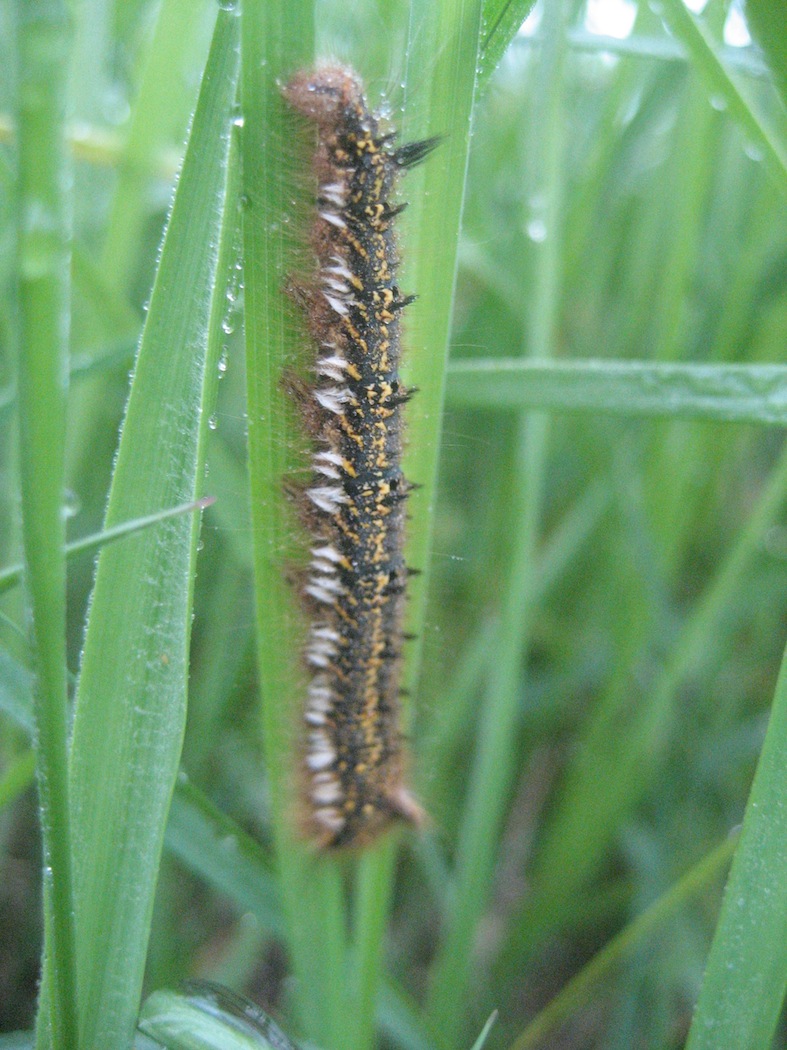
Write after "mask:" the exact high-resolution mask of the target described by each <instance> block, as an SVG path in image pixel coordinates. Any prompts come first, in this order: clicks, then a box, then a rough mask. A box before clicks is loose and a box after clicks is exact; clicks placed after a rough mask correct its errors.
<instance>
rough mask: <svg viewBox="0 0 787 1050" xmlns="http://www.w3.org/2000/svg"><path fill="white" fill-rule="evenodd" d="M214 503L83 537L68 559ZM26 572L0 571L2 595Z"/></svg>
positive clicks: (203, 501) (193, 505)
mask: <svg viewBox="0 0 787 1050" xmlns="http://www.w3.org/2000/svg"><path fill="white" fill-rule="evenodd" d="M213 502H214V500H213V499H212V497H210V496H204V497H203V498H202V499H198V500H193V501H192V502H190V503H183V504H181V505H180V506H179V507H171V508H170V509H169V510H162V511H159V512H158V513H157V514H147V515H145V517H143V518H134V519H132V520H131V521H124V522H122V524H120V525H116V526H114V528H111V529H102V531H101V532H96V533H94V534H93V535H92V536H83V537H82V539H81V540H74V541H73V542H72V543H67V544H66V547H65V551H66V557H67V558H71V557H74V556H75V555H77V554H85V553H86V552H88V551H95V550H100V548H101V547H105V546H106V545H107V544H108V543H115V542H117V540H122V539H124V538H125V537H126V536H133V535H134V533H135V532H142V530H143V529H149V528H150V527H151V525H158V523H159V522H161V521H167V520H168V519H169V518H176V517H178V516H179V515H180V514H189V513H191V512H193V511H200V510H204V509H205V508H206V507H209V506H210V505H211V504H212V503H213ZM24 571H25V567H24V565H10V566H9V567H8V568H7V569H3V570H2V571H0V594H2V593H3V591H7V590H9V589H10V588H11V587H15V586H16V585H17V584H18V583H19V582H20V580H21V578H22V576H23V574H24Z"/></svg>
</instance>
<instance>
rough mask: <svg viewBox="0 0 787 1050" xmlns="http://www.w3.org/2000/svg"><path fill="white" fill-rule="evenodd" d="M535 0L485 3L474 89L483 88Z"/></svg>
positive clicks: (492, 0) (502, 0)
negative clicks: (476, 87)
mask: <svg viewBox="0 0 787 1050" xmlns="http://www.w3.org/2000/svg"><path fill="white" fill-rule="evenodd" d="M535 4H536V0H486V3H485V4H484V14H483V18H484V29H483V33H482V36H481V52H480V58H481V63H480V67H479V70H478V86H479V88H483V87H484V86H485V85H486V83H487V81H488V80H489V78H490V77H491V76H492V74H493V73H494V71H495V70H496V69H497V65H498V62H499V61H500V59H501V58H502V57H503V54H504V52H505V50H506V48H507V47H508V45H509V44H510V43H511V41H512V40H513V39H514V37H515V36H516V35H517V33H518V32H519V30H520V28H521V26H522V23H523V22H524V21H525V19H526V18H527V16H528V15H529V14H530V12H531V11H532V10H533V8H534V7H535Z"/></svg>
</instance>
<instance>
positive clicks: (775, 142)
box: [660, 0, 787, 193]
mask: <svg viewBox="0 0 787 1050" xmlns="http://www.w3.org/2000/svg"><path fill="white" fill-rule="evenodd" d="M660 11H661V14H662V16H663V18H664V20H665V22H666V23H667V25H668V26H669V28H670V29H671V30H672V32H673V33H674V34H675V36H676V37H677V38H678V40H680V41H681V42H682V43H683V44H684V46H685V48H686V50H687V51H688V53H689V55H690V57H691V60H692V63H693V65H694V69H695V70H696V72H697V75H698V76H699V77H701V78H702V80H703V82H704V83H705V86H706V88H707V89H708V91H709V92H710V93H711V95H712V96H713V97H718V98H720V99H722V100H723V102H724V103H725V104H726V106H727V108H728V109H729V112H730V116H731V117H732V118H733V119H734V120H736V121H737V122H738V124H739V125H740V127H741V130H742V131H743V133H744V135H745V136H746V139H747V141H748V142H749V143H750V144H751V146H753V147H754V148H755V149H757V150H759V151H760V152H761V153H762V156H763V158H764V160H765V163H766V164H767V165H768V168H769V169H770V172H771V174H772V175H773V177H774V179H775V180H776V181H777V183H778V184H779V186H780V187H781V190H782V192H783V193H784V192H787V148H785V144H784V142H783V141H782V139H781V137H780V135H779V133H778V130H777V129H774V128H771V127H770V126H769V125H768V124H767V123H766V121H765V120H764V119H763V117H761V116H760V115H758V114H757V112H756V111H755V110H754V109H753V108H752V106H751V104H750V103H749V101H748V100H747V99H746V97H745V95H744V93H743V92H742V91H741V88H740V86H739V85H738V83H737V81H736V80H735V79H734V78H733V77H732V76H731V75H730V73H729V72H728V70H727V69H726V68H725V67H724V65H723V64H722V63H721V61H720V60H719V58H718V56H717V54H716V51H715V49H714V46H713V44H712V43H711V40H710V39H709V37H708V34H707V32H706V31H705V29H704V28H703V26H702V25H701V24H700V22H699V21H698V20H697V19H696V18H695V17H694V15H693V14H692V13H691V12H690V11H689V9H688V8H687V7H686V5H685V4H684V3H683V0H661V6H660Z"/></svg>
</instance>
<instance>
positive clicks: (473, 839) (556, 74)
mask: <svg viewBox="0 0 787 1050" xmlns="http://www.w3.org/2000/svg"><path fill="white" fill-rule="evenodd" d="M567 15H568V12H567V5H566V4H565V3H554V4H553V5H552V6H551V8H550V9H549V11H548V12H547V13H545V43H544V48H543V51H542V56H541V66H540V70H539V85H540V88H541V90H540V91H539V98H540V103H541V112H540V119H541V123H542V125H543V127H545V128H548V129H550V131H549V134H545V135H544V136H543V138H541V139H540V140H539V143H538V145H537V146H536V148H535V154H536V157H537V160H536V162H535V163H536V168H537V182H538V191H539V192H542V193H543V195H544V196H543V199H544V201H545V213H544V214H545V222H546V228H547V229H548V230H549V235H548V237H546V239H545V240H544V242H543V245H542V249H541V251H540V252H539V256H538V259H537V262H536V267H537V272H536V289H535V295H534V298H535V302H536V304H537V306H536V308H535V309H534V311H533V314H532V318H531V320H530V322H529V325H530V331H529V332H528V335H529V343H530V346H531V348H532V352H535V353H540V354H541V353H543V354H547V355H548V354H551V353H552V352H553V348H554V345H555V339H556V325H557V306H558V290H559V287H560V283H561V272H560V240H561V239H560V233H559V229H558V221H559V216H560V211H561V204H562V198H563V178H562V172H563V167H564V165H563V149H564V139H563V131H562V127H563V117H562V108H563V76H562V70H563V64H564V57H565V48H566V43H565V21H566V19H567ZM547 437H548V435H547V420H546V419H545V417H544V416H543V415H538V416H530V417H528V418H524V417H523V418H521V419H520V420H519V421H518V427H517V431H516V439H515V440H516V449H517V451H516V467H515V477H514V479H513V482H512V490H513V492H512V498H511V504H510V506H509V508H508V509H507V513H508V525H507V527H508V529H509V530H510V532H511V534H512V535H516V536H517V537H518V545H517V547H516V551H515V553H514V554H513V556H512V559H511V564H510V565H509V566H508V567H507V573H506V579H507V582H506V586H505V588H504V590H503V594H502V596H501V626H500V632H499V637H498V641H497V646H498V648H497V654H496V660H495V663H494V665H493V667H492V669H491V673H490V675H489V682H488V686H487V689H486V692H485V696H484V708H483V710H482V712H481V716H480V718H481V723H480V730H479V734H478V743H477V745H476V749H475V753H474V755H473V765H472V769H471V773H470V777H469V784H468V788H467V794H466V798H465V802H464V815H463V822H462V827H461V831H460V836H459V843H458V847H457V858H456V866H455V872H456V874H455V878H456V886H455V894H454V896H453V899H452V906H451V908H450V913H449V916H448V920H447V923H446V930H445V934H444V937H443V941H442V943H441V945H440V949H439V952H438V954H437V957H436V960H435V963H434V966H433V973H432V985H431V989H430V1000H429V1006H428V1009H429V1014H430V1018H431V1022H432V1028H433V1030H434V1031H436V1032H439V1033H441V1035H442V1036H444V1038H445V1042H446V1045H447V1046H453V1045H456V1043H457V1042H458V1039H459V1033H460V1031H461V1029H462V1024H463V1021H464V1015H463V1011H462V1010H461V1008H459V1004H461V1003H463V1002H464V1001H465V997H466V994H467V988H468V984H469V981H470V974H471V969H472V945H473V942H474V938H475V935H476V930H477V926H478V922H479V919H480V917H481V914H482V912H483V909H484V907H485V905H486V902H487V899H488V894H489V892H490V887H491V880H492V876H493V872H494V867H495V856H496V844H497V841H498V837H499V833H500V827H501V822H502V817H503V813H504V806H505V801H506V799H507V797H508V793H509V790H510V784H511V778H512V776H513V772H514V768H515V754H514V750H513V747H512V741H513V740H514V738H515V737H514V733H513V724H514V721H515V719H516V710H517V697H518V694H517V689H516V682H517V679H518V677H519V673H520V663H521V656H522V652H523V649H524V648H526V646H527V636H528V633H529V626H530V625H529V619H530V615H531V611H532V608H533V589H534V585H535V584H534V581H535V551H536V544H537V539H538V531H539V518H540V514H541V503H542V498H543V491H544V467H545V463H546V448H547Z"/></svg>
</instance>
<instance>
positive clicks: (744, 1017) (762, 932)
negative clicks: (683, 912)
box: [686, 656, 787, 1050]
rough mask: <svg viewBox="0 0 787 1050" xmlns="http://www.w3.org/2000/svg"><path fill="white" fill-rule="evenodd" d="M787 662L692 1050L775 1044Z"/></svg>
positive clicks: (784, 965)
mask: <svg viewBox="0 0 787 1050" xmlns="http://www.w3.org/2000/svg"><path fill="white" fill-rule="evenodd" d="M786 793H787V656H786V657H785V658H784V659H783V661H782V668H781V673H780V674H779V681H778V683H777V685H776V693H775V695H774V699H773V708H772V710H771V717H770V722H769V723H768V730H767V733H766V735H765V743H764V744H763V748H762V752H761V754H760V760H759V762H758V764H757V772H756V774H755V776H754V783H753V784H752V789H751V793H750V795H749V801H748V805H747V807H746V815H745V817H744V819H743V828H742V829H741V835H740V841H739V843H738V848H737V850H736V852H735V857H734V859H733V862H732V870H731V872H730V877H729V879H728V881H727V888H726V890H725V892H724V901H723V903H722V908H721V915H720V916H719V922H718V925H717V927H716V934H715V936H714V938H713V944H712V945H711V950H710V955H709V957H708V967H707V970H706V972H705V978H704V980H703V983H702V991H701V993H700V998H699V1002H698V1004H697V1011H696V1013H695V1015H694V1020H693V1022H692V1025H691V1031H690V1032H689V1038H688V1042H687V1043H686V1050H715V1048H716V1047H720V1046H734V1047H739V1048H740V1050H759V1048H761V1047H767V1046H770V1045H771V1040H772V1039H773V1035H774V1031H775V1029H776V1025H777V1023H778V1020H779V1011H780V1010H781V1007H782V1003H783V1002H784V996H785V992H786V991H787V806H785V801H784V800H785V794H786Z"/></svg>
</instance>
